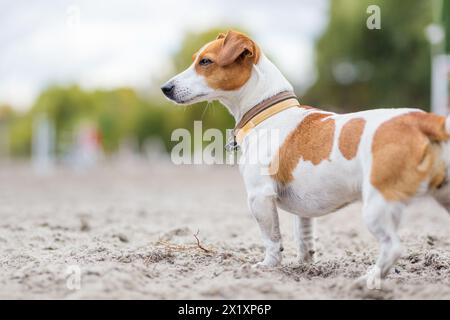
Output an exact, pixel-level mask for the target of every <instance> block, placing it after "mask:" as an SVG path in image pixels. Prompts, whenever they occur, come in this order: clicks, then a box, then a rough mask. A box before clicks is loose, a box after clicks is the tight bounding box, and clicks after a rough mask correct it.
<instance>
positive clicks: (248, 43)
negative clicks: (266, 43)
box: [195, 31, 260, 91]
mask: <svg viewBox="0 0 450 320" xmlns="http://www.w3.org/2000/svg"><path fill="white" fill-rule="evenodd" d="M259 57H260V50H259V48H258V46H257V45H256V44H255V43H254V42H253V41H252V40H251V39H250V38H248V37H247V36H246V35H244V34H242V33H239V32H235V31H229V32H228V33H227V34H226V35H224V34H221V35H219V37H218V38H217V39H216V40H214V41H212V42H211V43H210V44H209V45H208V46H207V47H206V48H205V49H204V50H203V51H202V52H201V53H200V54H199V56H198V58H197V64H196V65H195V70H196V72H197V73H198V74H200V75H202V76H204V77H205V79H206V82H207V84H208V86H209V87H211V88H212V89H216V90H217V89H220V90H226V91H229V90H236V89H239V88H240V87H242V86H243V85H244V84H245V83H246V82H247V81H248V79H249V78H250V76H251V73H252V69H253V64H256V63H258V61H259ZM203 58H208V59H210V60H212V61H213V63H212V64H210V65H208V66H201V65H200V64H199V63H198V62H199V61H200V60H201V59H203Z"/></svg>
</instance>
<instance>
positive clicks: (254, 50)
mask: <svg viewBox="0 0 450 320" xmlns="http://www.w3.org/2000/svg"><path fill="white" fill-rule="evenodd" d="M217 38H218V39H223V45H222V48H221V50H220V52H219V55H218V57H217V61H216V63H217V64H218V65H219V66H221V67H224V66H227V65H230V64H232V63H233V62H235V61H236V60H237V59H240V58H242V59H248V58H250V59H252V62H253V63H257V62H258V59H259V49H258V47H257V45H256V44H255V42H253V40H252V39H250V38H249V37H247V36H246V35H245V34H243V33H240V32H236V31H232V30H230V31H228V33H227V34H226V35H224V34H223V33H221V34H220V35H219V36H218V37H217Z"/></svg>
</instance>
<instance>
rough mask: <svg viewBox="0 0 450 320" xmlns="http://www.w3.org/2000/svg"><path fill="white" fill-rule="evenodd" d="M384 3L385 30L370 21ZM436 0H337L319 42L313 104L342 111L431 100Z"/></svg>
mask: <svg viewBox="0 0 450 320" xmlns="http://www.w3.org/2000/svg"><path fill="white" fill-rule="evenodd" d="M369 5H378V6H379V7H380V8H381V27H382V29H381V30H369V29H368V28H364V27H361V26H365V25H366V20H367V17H368V15H369V14H368V13H367V12H366V9H367V8H368V6H369ZM431 22H432V1H422V0H396V1H389V0H360V1H352V0H334V1H331V12H330V22H329V26H328V28H327V30H326V31H325V33H324V34H323V36H322V37H321V38H320V40H319V41H318V43H317V47H316V54H317V56H316V57H317V58H316V59H317V68H318V80H317V82H316V83H315V84H314V86H313V87H312V88H311V89H310V90H309V91H308V92H307V94H306V95H305V99H306V100H307V101H308V103H311V104H315V105H321V106H322V107H325V108H327V107H329V108H330V107H331V108H333V109H338V110H341V111H355V110H362V109H369V108H375V107H379V108H380V107H406V106H407V107H413V106H414V107H421V108H424V109H427V110H429V105H430V63H431V62H430V61H431V57H430V45H429V42H428V40H427V38H426V34H425V29H426V27H427V26H428V25H429V24H430V23H431Z"/></svg>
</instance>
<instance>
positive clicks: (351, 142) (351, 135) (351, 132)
mask: <svg viewBox="0 0 450 320" xmlns="http://www.w3.org/2000/svg"><path fill="white" fill-rule="evenodd" d="M365 126H366V120H364V119H362V118H356V119H352V120H350V121H348V122H347V123H346V124H345V125H344V126H343V127H342V130H341V133H340V135H339V150H340V151H341V153H342V155H343V156H344V157H345V159H347V160H352V159H353V158H355V157H356V154H357V153H358V147H359V143H360V141H361V136H362V134H363V132H364V127H365Z"/></svg>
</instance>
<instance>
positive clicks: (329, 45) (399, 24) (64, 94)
mask: <svg viewBox="0 0 450 320" xmlns="http://www.w3.org/2000/svg"><path fill="white" fill-rule="evenodd" d="M373 4H375V5H379V6H380V7H381V12H382V15H381V26H382V29H381V30H369V29H368V28H367V27H366V20H367V18H368V16H369V14H368V13H367V12H366V9H367V7H368V6H369V5H373ZM432 20H433V17H432V1H423V0H396V1H392V0H358V1H354V0H333V1H331V9H330V22H329V25H328V27H327V29H326V31H325V32H324V34H323V36H322V37H321V38H320V39H319V41H318V43H317V47H316V64H317V72H318V78H317V81H316V83H315V84H314V85H313V86H312V87H311V88H310V89H309V90H308V91H307V92H306V93H305V94H304V95H303V96H301V97H300V98H301V101H302V102H303V103H305V104H309V105H316V106H320V107H322V108H324V109H332V110H338V111H342V112H344V111H345V112H348V111H355V110H361V109H366V108H375V107H405V106H417V107H421V108H424V109H428V107H429V104H430V88H429V87H430V85H429V83H430V46H429V43H428V41H427V39H426V36H425V28H426V26H427V25H429V24H430V23H431V22H432ZM227 29H230V27H229V26H228V27H220V28H213V29H210V30H207V31H205V32H203V33H199V34H197V33H187V34H186V35H185V38H184V39H185V40H184V41H183V42H182V44H181V46H180V48H179V50H178V51H177V52H175V53H174V56H173V69H172V70H171V72H170V74H169V73H168V74H165V75H161V81H160V82H161V83H163V82H165V81H166V80H167V79H168V78H170V77H171V76H172V75H174V74H176V73H177V72H180V71H182V70H184V69H185V68H186V67H187V66H189V65H190V64H191V63H192V60H191V57H192V54H193V53H195V52H196V51H197V50H198V49H199V48H201V46H202V45H203V44H205V43H206V42H208V41H211V40H213V39H214V38H215V37H216V36H217V34H218V33H219V32H223V31H226V30H227ZM233 29H239V28H236V27H234V28H233ZM243 31H244V32H245V30H243ZM250 35H251V34H250ZM264 50H265V52H266V54H267V55H269V56H270V48H264ZM274 62H275V64H276V61H274ZM297 89H303V88H297ZM148 91H149V92H154V93H152V94H144V93H143V92H137V91H136V90H134V89H132V88H119V89H114V90H84V89H82V88H80V87H79V86H77V85H71V86H51V87H49V88H47V89H46V90H44V91H43V92H42V93H41V94H40V96H39V97H38V98H37V100H36V101H35V103H34V105H33V106H32V108H31V109H30V110H29V111H28V112H26V113H17V112H15V111H14V109H13V108H11V107H10V106H0V129H1V127H3V128H5V127H7V128H8V139H9V150H10V155H12V156H29V155H30V152H31V144H32V127H33V118H34V117H36V116H37V115H39V114H42V113H43V114H46V115H47V117H48V118H49V119H50V120H51V121H52V122H53V123H54V126H55V129H56V130H55V134H56V146H55V148H56V152H57V154H64V153H65V152H66V151H67V150H66V149H67V145H68V144H70V143H68V142H67V141H70V139H71V136H72V135H73V133H74V131H76V130H77V127H78V126H80V125H81V124H82V123H83V122H86V121H90V122H91V123H94V124H95V126H96V128H97V130H98V131H99V135H100V137H101V146H102V148H103V151H104V152H105V154H113V153H115V152H116V151H118V150H119V149H120V146H121V144H122V143H123V142H124V141H133V146H134V147H135V148H136V151H143V150H144V148H145V144H146V142H147V141H148V140H151V139H159V140H160V141H161V142H162V143H163V144H164V148H165V149H166V150H170V149H171V147H172V146H173V144H175V143H176V142H171V141H170V140H171V139H170V137H171V133H172V131H173V130H174V129H176V128H187V129H188V130H192V129H193V122H194V121H195V120H202V121H203V129H204V130H205V129H207V128H219V129H220V130H222V131H224V130H226V129H230V128H232V127H233V126H234V119H233V118H232V117H231V116H230V115H229V114H228V111H227V110H226V109H225V108H223V107H221V106H220V104H219V103H218V102H215V103H212V104H210V105H207V104H206V103H201V104H196V105H194V106H190V107H180V106H178V107H177V106H174V105H173V104H171V103H169V102H167V101H166V100H165V99H164V98H163V97H162V95H161V94H160V93H159V91H158V88H153V89H152V90H148ZM299 91H300V90H299Z"/></svg>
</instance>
